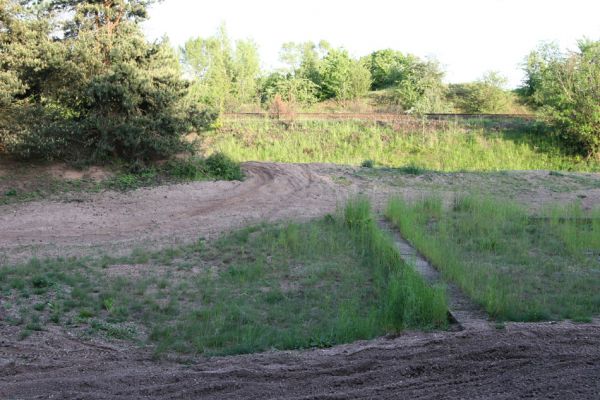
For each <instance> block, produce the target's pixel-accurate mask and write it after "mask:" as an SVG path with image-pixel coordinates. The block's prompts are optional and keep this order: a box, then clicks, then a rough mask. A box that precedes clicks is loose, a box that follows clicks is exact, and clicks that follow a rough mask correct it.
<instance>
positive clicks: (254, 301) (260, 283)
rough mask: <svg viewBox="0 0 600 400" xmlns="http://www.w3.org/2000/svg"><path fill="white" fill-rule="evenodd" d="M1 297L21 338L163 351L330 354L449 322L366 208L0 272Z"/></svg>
mask: <svg viewBox="0 0 600 400" xmlns="http://www.w3.org/2000/svg"><path fill="white" fill-rule="evenodd" d="M0 293H1V296H2V298H3V301H2V308H3V314H5V315H7V318H5V320H6V321H8V322H10V323H12V324H14V325H18V326H20V327H21V328H22V332H23V335H24V336H27V335H28V334H30V333H31V332H33V331H35V330H43V329H46V327H47V326H48V324H54V325H60V326H63V327H65V328H66V329H68V330H70V331H72V332H75V333H79V334H80V335H83V336H89V335H103V336H108V337H113V338H119V339H128V340H134V341H137V342H138V343H141V344H146V343H147V344H151V345H154V346H156V349H157V351H158V352H159V353H160V352H163V351H178V352H183V353H202V354H208V355H211V354H236V353H247V352H255V351H262V350H267V349H270V348H277V349H292V348H306V347H314V346H330V345H333V344H336V343H343V342H348V341H352V340H356V339H367V338H372V337H374V336H378V335H383V334H386V333H390V332H397V331H399V330H402V329H404V328H405V327H415V328H440V327H442V328H443V327H444V326H445V324H446V322H447V321H446V305H445V298H444V293H443V292H442V291H441V290H440V289H432V288H429V287H427V286H426V285H425V284H424V283H423V281H421V280H420V277H419V276H418V275H416V274H415V273H414V272H412V270H410V269H409V267H407V266H406V265H404V264H403V263H402V262H401V260H400V258H399V255H398V254H397V253H396V252H395V250H394V248H393V245H392V244H391V243H390V242H389V240H388V239H386V238H385V237H384V236H382V234H381V232H379V231H378V230H377V228H376V227H375V226H374V225H373V220H372V218H371V217H370V211H369V208H368V203H366V202H364V201H359V202H354V203H351V204H350V205H349V206H348V207H347V208H346V210H345V212H344V213H340V215H339V216H336V217H333V216H328V217H326V218H324V219H322V220H318V221H314V222H309V223H305V224H294V223H290V224H286V225H283V226H276V225H260V226H254V227H248V228H245V229H242V230H239V231H236V232H234V233H231V234H229V235H226V236H224V237H222V238H221V239H219V240H217V241H215V242H212V243H204V242H203V241H199V242H198V243H196V244H194V245H190V246H185V247H180V248H175V249H167V250H164V251H161V252H156V253H149V252H145V251H142V250H138V251H135V252H134V253H133V254H132V255H131V256H129V257H125V258H119V259H116V258H110V257H104V258H102V259H67V260H65V259H58V260H45V261H40V260H32V261H30V262H29V263H27V264H23V265H17V266H3V267H1V268H0Z"/></svg>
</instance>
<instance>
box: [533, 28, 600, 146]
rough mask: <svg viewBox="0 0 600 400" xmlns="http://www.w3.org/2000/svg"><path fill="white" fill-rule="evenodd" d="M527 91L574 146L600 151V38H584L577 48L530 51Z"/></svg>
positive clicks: (545, 45)
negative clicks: (575, 49)
mask: <svg viewBox="0 0 600 400" xmlns="http://www.w3.org/2000/svg"><path fill="white" fill-rule="evenodd" d="M525 73H526V80H525V83H524V88H523V92H524V93H525V94H526V95H527V96H528V98H529V100H530V102H531V103H533V104H534V105H535V106H537V107H538V108H539V109H540V111H541V112H542V113H543V114H544V115H545V116H546V117H547V118H548V119H549V121H551V123H552V124H553V125H554V126H555V127H556V128H557V129H556V132H557V133H558V135H559V136H560V137H561V138H563V139H564V140H566V141H567V142H568V143H570V144H571V145H572V146H573V148H574V149H576V150H577V151H579V152H581V153H583V154H586V155H595V156H598V155H599V154H600V41H593V40H588V39H584V40H581V41H580V42H579V48H578V49H577V51H573V52H569V53H563V52H561V51H560V49H559V48H558V46H556V45H553V44H544V45H541V46H540V47H539V48H538V49H537V50H534V51H533V52H531V53H530V55H529V57H528V58H527V63H526V66H525Z"/></svg>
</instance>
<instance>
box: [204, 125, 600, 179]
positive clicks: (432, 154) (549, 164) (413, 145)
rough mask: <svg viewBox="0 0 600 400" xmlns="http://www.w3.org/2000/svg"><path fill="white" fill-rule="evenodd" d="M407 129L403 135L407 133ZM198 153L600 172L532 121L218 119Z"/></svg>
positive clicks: (245, 157) (471, 168) (456, 167)
mask: <svg viewBox="0 0 600 400" xmlns="http://www.w3.org/2000/svg"><path fill="white" fill-rule="evenodd" d="M407 129H408V130H407ZM203 146H204V148H205V150H208V151H222V152H224V153H225V154H227V155H228V156H230V157H232V158H233V159H235V160H237V161H247V160H255V161H280V162H327V163H337V164H350V165H360V164H361V163H362V162H363V161H364V160H373V161H374V162H375V164H376V165H383V166H388V167H401V166H407V165H410V166H413V167H419V168H423V169H430V170H439V171H461V170H465V171H499V170H536V169H546V170H573V171H600V164H598V163H597V162H587V161H584V160H581V159H579V158H576V157H573V156H568V155H565V154H562V153H561V152H560V151H559V150H558V149H559V146H558V145H557V144H556V143H554V142H553V141H552V140H550V139H548V138H547V136H546V135H543V134H538V133H536V128H535V126H534V124H533V123H527V122H523V123H511V124H502V123H489V122H486V121H476V122H473V123H471V124H470V125H468V126H467V125H464V124H462V125H459V124H456V123H450V124H449V125H448V126H447V127H445V128H440V129H439V130H436V131H427V130H426V131H425V132H423V131H422V130H421V129H419V128H418V127H416V128H415V127H413V128H406V129H405V128H402V127H401V128H400V129H394V128H393V127H390V126H384V125H381V124H377V123H374V122H358V121H299V122H296V123H295V124H293V125H291V126H289V127H288V126H286V125H285V124H280V123H278V122H274V121H271V120H246V121H226V122H225V123H224V125H223V126H222V127H221V128H220V129H218V130H216V131H214V132H211V133H207V134H206V137H205V141H204V144H203Z"/></svg>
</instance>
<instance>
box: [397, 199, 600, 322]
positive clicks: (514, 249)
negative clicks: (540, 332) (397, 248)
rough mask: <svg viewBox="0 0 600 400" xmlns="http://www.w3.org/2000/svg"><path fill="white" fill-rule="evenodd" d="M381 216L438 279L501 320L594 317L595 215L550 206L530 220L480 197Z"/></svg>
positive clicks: (599, 286) (599, 306)
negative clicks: (433, 268) (437, 272)
mask: <svg viewBox="0 0 600 400" xmlns="http://www.w3.org/2000/svg"><path fill="white" fill-rule="evenodd" d="M386 216H387V217H388V218H389V219H390V220H391V221H392V222H393V223H394V224H395V225H397V226H398V227H399V229H400V230H401V232H402V234H403V235H405V236H406V237H407V238H408V239H409V240H410V241H411V242H412V243H413V244H414V245H415V246H416V247H417V248H418V249H419V251H421V252H422V253H423V254H424V255H425V256H426V257H427V258H428V259H429V260H430V261H431V262H432V263H433V264H434V265H435V266H436V267H437V268H439V269H440V270H441V272H442V274H443V275H444V276H445V277H446V278H447V279H449V280H452V281H454V282H456V283H457V284H458V285H459V286H460V287H461V288H462V289H463V290H464V291H465V292H466V293H467V294H468V295H469V296H470V297H471V298H473V299H474V300H475V301H476V302H478V303H479V304H481V305H482V306H483V307H484V308H485V309H486V310H487V312H488V313H490V314H491V315H492V316H494V317H496V318H499V319H507V320H517V321H530V320H543V319H555V318H558V319H560V318H572V319H584V320H585V319H589V318H590V317H592V316H594V315H597V314H598V313H600V273H599V272H600V210H595V211H592V212H589V213H587V212H584V211H583V210H582V209H581V207H580V205H578V204H574V205H571V206H570V207H559V206H552V207H548V208H546V209H545V210H543V211H542V212H541V213H540V214H539V215H536V216H533V215H530V214H529V213H528V212H527V211H525V210H524V209H523V208H522V207H521V206H520V205H518V204H516V203H513V202H511V201H506V200H498V199H492V198H486V197H477V196H464V197H457V198H456V199H455V201H454V202H453V204H452V205H451V206H449V207H444V206H443V204H442V201H441V200H440V199H439V198H435V197H430V198H425V199H423V200H421V201H417V202H415V203H408V202H406V201H404V200H402V199H399V198H396V199H392V200H391V201H390V202H389V204H388V207H387V211H386Z"/></svg>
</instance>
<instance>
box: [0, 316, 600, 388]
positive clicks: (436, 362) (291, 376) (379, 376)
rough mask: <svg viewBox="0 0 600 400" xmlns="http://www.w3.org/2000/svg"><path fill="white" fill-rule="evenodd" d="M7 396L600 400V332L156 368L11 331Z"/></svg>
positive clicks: (428, 339)
mask: <svg viewBox="0 0 600 400" xmlns="http://www.w3.org/2000/svg"><path fill="white" fill-rule="evenodd" d="M3 334H4V335H3V339H2V342H0V398H3V399H5V398H6V399H26V398H27V399H30V398H44V399H48V398H51V399H138V398H150V399H155V398H156V399H200V398H202V399H213V398H220V399H238V398H239V399H249V398H258V399H271V398H287V399H348V398H365V399H367V398H368V399H375V398H376V399H398V398H406V399H442V398H448V399H456V398H464V399H517V398H536V399H598V398H599V397H600V325H599V324H598V322H596V323H595V324H593V325H572V324H568V323H561V324H555V325H553V324H547V323H545V324H514V325H509V326H508V327H507V328H506V329H503V330H485V331H463V332H443V333H413V332H407V333H405V334H403V335H402V336H400V337H398V338H396V339H378V340H375V341H371V342H358V343H354V344H349V345H343V346H337V347H334V348H332V349H326V350H311V351H292V352H269V353H263V354H255V355H248V356H235V357H222V358H215V359H202V358H201V359H196V360H194V361H192V362H191V363H190V364H187V365H184V364H181V363H175V362H171V361H161V362H156V361H153V360H152V359H151V358H150V356H149V354H148V353H146V352H143V351H140V350H133V349H130V348H129V349H128V348H120V347H119V346H117V345H112V346H111V345H97V344H93V343H85V342H81V341H78V340H75V339H72V338H68V337H66V336H65V335H60V334H58V333H43V334H42V333H38V334H35V335H33V336H31V337H29V338H28V339H26V341H24V342H18V341H16V340H14V336H15V335H11V334H10V333H9V332H7V329H3Z"/></svg>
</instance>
